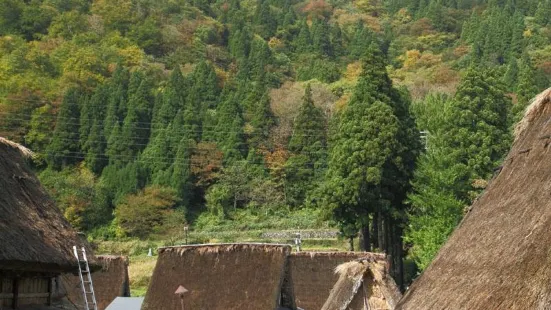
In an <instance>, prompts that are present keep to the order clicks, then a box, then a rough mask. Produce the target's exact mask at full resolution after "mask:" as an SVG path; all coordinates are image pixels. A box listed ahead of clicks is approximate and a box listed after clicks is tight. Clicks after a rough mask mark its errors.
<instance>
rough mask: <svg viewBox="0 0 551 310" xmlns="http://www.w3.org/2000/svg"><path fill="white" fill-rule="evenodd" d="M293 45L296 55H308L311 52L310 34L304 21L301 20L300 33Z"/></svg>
mask: <svg viewBox="0 0 551 310" xmlns="http://www.w3.org/2000/svg"><path fill="white" fill-rule="evenodd" d="M293 45H294V46H295V51H296V52H297V53H308V52H311V51H312V49H313V46H312V35H311V34H310V27H308V23H307V22H306V19H303V20H301V22H300V31H299V33H298V36H297V37H296V40H295V41H294V42H293Z"/></svg>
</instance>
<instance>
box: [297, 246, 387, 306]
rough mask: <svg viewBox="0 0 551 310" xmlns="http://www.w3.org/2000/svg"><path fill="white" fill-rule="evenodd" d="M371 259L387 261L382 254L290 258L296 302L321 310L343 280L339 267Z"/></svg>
mask: <svg viewBox="0 0 551 310" xmlns="http://www.w3.org/2000/svg"><path fill="white" fill-rule="evenodd" d="M367 256H376V257H379V258H380V259H381V260H384V255H382V254H372V253H365V252H298V253H296V252H294V253H292V254H291V256H290V257H289V265H290V266H291V278H292V281H293V288H294V295H295V301H296V304H297V306H298V307H300V308H302V309H305V310H318V309H321V307H322V306H323V304H324V303H325V301H326V300H327V297H329V292H330V291H331V289H332V288H333V285H335V283H336V282H337V280H338V279H339V275H338V274H336V273H335V268H337V266H339V265H341V264H343V263H346V262H349V261H352V260H355V259H358V258H362V257H367Z"/></svg>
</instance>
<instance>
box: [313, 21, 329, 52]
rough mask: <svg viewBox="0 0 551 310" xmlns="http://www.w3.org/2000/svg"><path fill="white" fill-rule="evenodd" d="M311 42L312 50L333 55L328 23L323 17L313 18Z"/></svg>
mask: <svg viewBox="0 0 551 310" xmlns="http://www.w3.org/2000/svg"><path fill="white" fill-rule="evenodd" d="M312 43H313V46H314V50H315V51H316V52H317V53H319V54H320V55H322V56H329V57H332V56H333V47H332V46H331V40H330V29H329V24H327V21H325V19H315V20H314V24H313V26H312Z"/></svg>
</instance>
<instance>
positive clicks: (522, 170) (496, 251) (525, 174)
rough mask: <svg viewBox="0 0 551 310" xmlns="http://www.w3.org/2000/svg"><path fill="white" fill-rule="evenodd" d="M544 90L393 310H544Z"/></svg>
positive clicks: (549, 239) (548, 208)
mask: <svg viewBox="0 0 551 310" xmlns="http://www.w3.org/2000/svg"><path fill="white" fill-rule="evenodd" d="M550 103H551V89H550V90H547V91H545V92H544V93H542V94H541V95H539V96H538V97H537V98H536V100H535V101H534V102H533V103H532V105H531V106H530V107H529V108H528V109H527V112H526V114H525V117H524V119H523V120H522V122H521V123H520V124H519V126H518V130H517V137H516V140H515V142H514V144H513V147H512V149H511V151H510V153H509V155H508V156H507V158H506V159H505V161H504V163H503V167H502V169H501V172H500V173H499V175H497V176H496V177H495V178H494V179H493V180H492V181H491V182H490V184H489V186H488V187H487V189H486V191H485V192H484V193H483V194H482V196H481V197H480V198H479V199H478V200H477V201H476V202H475V203H474V204H473V205H472V207H471V210H470V212H469V213H468V214H467V215H466V216H465V217H464V219H463V221H462V222H461V224H460V225H459V227H457V228H456V230H455V231H454V233H453V234H452V235H451V236H450V238H449V239H448V242H447V243H446V244H445V245H444V246H443V247H442V249H441V250H440V252H439V253H438V255H437V256H436V258H435V259H434V261H433V262H432V263H431V264H430V265H429V267H428V268H427V269H426V270H425V271H424V272H423V274H422V275H421V276H420V277H419V278H418V279H417V280H416V281H415V282H414V283H413V285H412V286H411V287H410V288H409V290H408V291H407V293H406V294H405V296H404V298H403V299H402V300H401V301H400V303H399V306H398V309H415V310H419V309H474V310H476V309H485V310H492V309H549V305H551V288H550V286H549V283H550V282H551V264H550V259H551V230H550V227H551V199H549V198H550V197H549V194H550V192H551V152H550V151H549V150H550V147H549V145H550V144H551V122H550V119H551V104H550Z"/></svg>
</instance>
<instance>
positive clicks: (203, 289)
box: [142, 244, 293, 310]
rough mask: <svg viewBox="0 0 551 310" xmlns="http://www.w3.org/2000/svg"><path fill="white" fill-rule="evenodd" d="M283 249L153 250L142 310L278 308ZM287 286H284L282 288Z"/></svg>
mask: <svg viewBox="0 0 551 310" xmlns="http://www.w3.org/2000/svg"><path fill="white" fill-rule="evenodd" d="M290 251H291V247H290V246H288V245H274V244H205V245H196V246H180V247H168V248H160V249H159V258H158V260H157V265H156V266H155V270H154V272H153V277H152V278H151V283H150V285H149V289H148V290H147V294H146V296H145V300H144V302H143V305H142V309H143V310H152V309H155V310H162V309H167V310H168V309H170V310H173V309H181V299H180V297H179V296H178V295H176V294H175V291H176V289H177V288H178V287H179V286H180V285H181V286H183V287H185V288H186V289H187V290H188V291H189V292H187V293H185V294H184V298H183V302H184V308H185V309H209V310H226V309H240V310H247V309H250V310H258V309H263V310H273V309H276V308H277V307H279V306H285V307H289V308H293V305H287V304H282V302H281V300H282V299H285V300H292V297H290V298H282V296H281V295H286V292H283V288H282V287H283V286H284V285H283V282H284V279H285V276H284V275H285V272H286V263H287V257H288V255H289V253H290ZM288 284H289V283H288Z"/></svg>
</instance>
